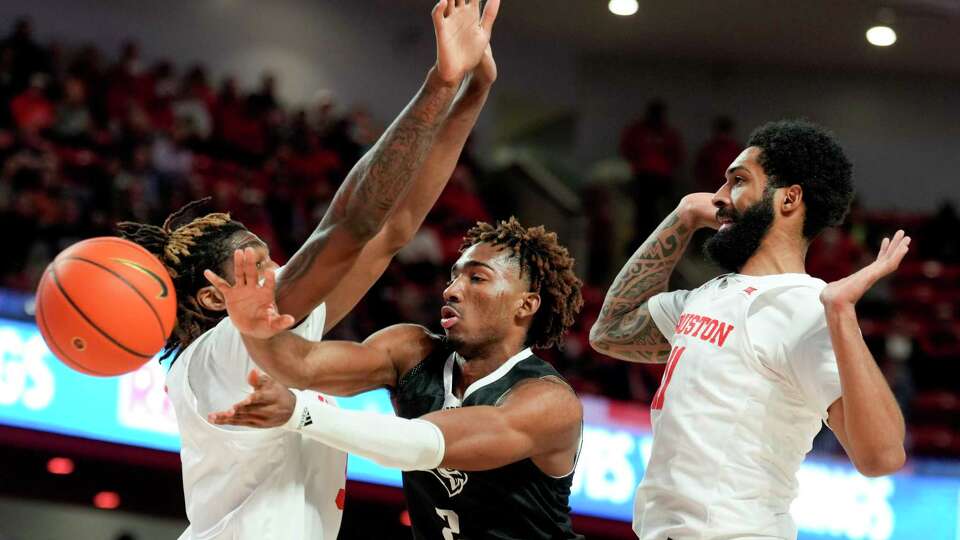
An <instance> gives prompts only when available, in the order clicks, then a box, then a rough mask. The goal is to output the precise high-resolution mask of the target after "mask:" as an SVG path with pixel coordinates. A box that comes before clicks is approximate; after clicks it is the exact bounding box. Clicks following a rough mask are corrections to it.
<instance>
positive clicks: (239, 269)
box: [233, 249, 247, 287]
mask: <svg viewBox="0 0 960 540" xmlns="http://www.w3.org/2000/svg"><path fill="white" fill-rule="evenodd" d="M233 284H234V285H235V286H237V287H243V286H244V285H246V284H247V281H246V280H245V279H244V276H243V250H242V249H238V250H235V251H234V252H233Z"/></svg>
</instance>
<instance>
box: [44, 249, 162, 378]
mask: <svg viewBox="0 0 960 540" xmlns="http://www.w3.org/2000/svg"><path fill="white" fill-rule="evenodd" d="M176 314H177V298H176V292H175V291H174V289H173V282H172V280H171V279H170V275H169V274H168V273H167V271H166V269H165V268H164V267H163V264H162V263H161V262H160V261H159V260H158V259H157V258H156V257H155V256H153V254H151V253H150V252H148V251H147V250H146V249H144V248H142V247H140V246H138V245H137V244H135V243H133V242H130V241H128V240H124V239H122V238H115V237H100V238H91V239H88V240H83V241H81V242H78V243H76V244H74V245H72V246H70V247H69V248H67V249H65V250H63V251H62V252H60V254H59V255H57V257H56V258H55V259H54V260H53V262H51V263H50V265H49V266H47V269H46V270H45V271H44V273H43V277H42V278H41V279H40V285H39V286H38V287H37V301H36V320H37V326H38V327H39V328H40V333H41V334H42V335H43V339H44V341H46V343H47V346H48V347H50V350H51V351H52V352H53V354H54V355H55V356H56V357H57V358H59V359H60V360H61V361H62V362H63V363H64V364H66V365H67V366H69V367H71V368H73V369H75V370H77V371H79V372H81V373H86V374H89V375H97V376H101V377H107V376H111V375H120V374H122V373H127V372H130V371H134V370H136V369H137V368H139V367H140V366H142V365H143V364H144V363H146V362H147V361H149V360H150V359H151V358H153V356H154V355H155V354H157V352H159V351H160V349H162V348H163V345H164V343H165V342H166V340H167V337H168V336H169V335H170V332H171V331H172V330H173V325H174V322H175V320H176Z"/></svg>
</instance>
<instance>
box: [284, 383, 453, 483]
mask: <svg viewBox="0 0 960 540" xmlns="http://www.w3.org/2000/svg"><path fill="white" fill-rule="evenodd" d="M295 393H296V395H297V405H296V408H295V409H294V410H293V415H291V416H290V420H288V421H287V423H286V424H285V425H284V427H285V428H287V429H290V430H294V431H298V432H300V433H301V434H303V436H304V437H309V438H311V439H314V440H317V441H320V442H322V443H323V444H326V445H327V446H332V447H333V448H336V449H337V450H341V451H343V452H347V453H348V454H356V455H358V456H360V457H364V458H367V459H369V460H372V461H374V462H376V463H378V464H379V465H382V466H384V467H389V468H391V469H400V470H403V471H428V470H430V469H435V468H437V467H438V466H439V465H440V462H441V461H443V453H444V449H445V445H444V440H443V433H442V432H441V431H440V428H439V427H437V426H436V425H435V424H431V423H430V422H427V421H426V420H419V419H414V420H408V419H406V418H398V417H396V416H388V415H385V414H377V413H369V412H361V411H347V410H343V409H340V408H337V407H331V406H330V405H327V404H326V403H323V402H321V401H319V400H316V401H315V400H312V399H307V394H304V393H302V392H295Z"/></svg>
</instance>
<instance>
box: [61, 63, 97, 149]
mask: <svg viewBox="0 0 960 540" xmlns="http://www.w3.org/2000/svg"><path fill="white" fill-rule="evenodd" d="M92 127H93V119H92V117H91V115H90V110H89V108H88V106H87V93H86V88H85V85H84V83H83V81H82V80H81V79H79V78H77V77H68V78H67V80H66V81H65V82H64V83H63V100H62V101H61V102H60V103H59V104H58V105H57V114H56V120H55V122H54V124H53V129H52V130H51V131H52V134H53V135H54V136H55V137H56V139H57V140H59V141H61V142H64V143H67V144H74V145H83V144H86V143H87V142H89V140H90V131H91V129H92Z"/></svg>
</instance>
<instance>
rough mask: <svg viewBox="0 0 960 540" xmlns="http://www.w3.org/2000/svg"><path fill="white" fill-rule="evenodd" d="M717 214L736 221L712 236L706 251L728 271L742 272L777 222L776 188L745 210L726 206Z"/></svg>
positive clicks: (706, 245)
mask: <svg viewBox="0 0 960 540" xmlns="http://www.w3.org/2000/svg"><path fill="white" fill-rule="evenodd" d="M717 217H729V218H731V219H733V223H732V224H731V225H730V226H729V227H727V228H726V229H724V230H722V231H717V233H716V234H714V235H713V236H712V237H710V239H709V240H707V241H706V243H705V244H704V245H703V252H704V254H705V255H706V256H707V258H708V259H709V260H711V261H713V262H714V263H715V264H716V265H717V266H719V267H721V268H723V269H724V270H727V271H728V272H739V271H740V269H741V268H743V265H745V264H747V261H748V260H750V257H752V256H753V254H754V253H755V252H756V251H757V249H758V248H759V247H760V243H761V242H762V241H763V238H764V237H765V236H766V235H767V231H769V230H770V225H772V224H773V190H767V191H766V193H764V194H763V199H761V200H760V201H759V202H757V203H755V204H754V205H753V206H751V207H749V208H747V209H746V210H745V211H744V212H743V213H740V212H738V211H737V209H736V208H734V207H733V206H725V207H723V208H721V209H720V210H718V211H717Z"/></svg>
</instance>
